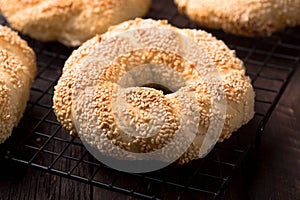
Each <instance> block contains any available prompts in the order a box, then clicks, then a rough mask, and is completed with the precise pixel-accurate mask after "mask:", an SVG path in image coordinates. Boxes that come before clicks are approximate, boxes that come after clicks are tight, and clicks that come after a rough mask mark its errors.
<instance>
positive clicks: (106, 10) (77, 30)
mask: <svg viewBox="0 0 300 200" xmlns="http://www.w3.org/2000/svg"><path fill="white" fill-rule="evenodd" d="M150 2H151V0H142V1H141V0H127V1H119V0H94V1H89V0H54V1H53V0H46V1H40V0H33V1H30V0H11V1H9V3H7V1H6V0H0V9H1V11H2V13H3V15H4V16H6V17H7V19H8V21H9V22H10V23H11V25H12V26H13V27H14V28H15V29H17V30H18V31H20V32H22V33H24V34H27V35H29V36H31V37H33V38H35V39H39V40H42V41H54V40H58V41H59V42H61V43H63V44H65V45H67V46H78V45H80V44H81V43H83V42H84V41H86V40H87V39H89V38H91V37H93V36H95V35H96V34H101V33H104V32H105V31H106V30H107V29H108V27H109V26H111V25H115V24H118V23H120V22H122V21H125V20H128V19H132V18H135V17H138V16H143V15H145V14H146V12H147V11H148V9H149V6H150Z"/></svg>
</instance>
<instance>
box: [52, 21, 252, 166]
mask: <svg viewBox="0 0 300 200" xmlns="http://www.w3.org/2000/svg"><path fill="white" fill-rule="evenodd" d="M156 30H157V31H158V32H156ZM161 30H162V31H161ZM130 31H133V32H134V34H136V35H133V37H132V38H136V40H135V41H131V40H130V39H128V38H130ZM160 31H161V32H160ZM166 31H170V32H171V34H170V35H166V34H164V33H165V32H166ZM128 32H129V33H128ZM122 33H124V36H125V39H124V38H121V39H120V40H119V39H115V38H114V36H116V35H118V34H122ZM179 33H180V34H183V35H184V36H185V37H187V38H189V39H191V41H193V42H194V43H195V44H196V45H199V47H201V48H202V49H203V50H204V51H205V53H207V55H208V56H209V58H210V60H211V61H212V62H213V64H214V65H215V66H216V71H217V73H218V74H219V76H220V77H221V80H222V83H221V85H218V84H214V79H213V77H210V78H211V79H208V80H206V79H205V77H204V74H205V73H209V71H210V70H212V69H211V68H210V67H207V68H204V71H203V72H201V71H197V69H196V67H195V65H193V64H191V63H190V62H189V61H188V60H187V59H186V58H185V57H182V56H180V55H178V54H176V53H174V52H176V51H181V50H180V49H181V48H182V49H189V48H186V47H187V46H186V45H189V44H188V43H186V42H185V40H182V38H181V36H180V37H179ZM172 34H173V35H172ZM173 36H174V37H173ZM127 37H128V38H127ZM142 43H143V44H145V45H146V46H144V48H137V49H135V48H133V46H134V45H139V44H142ZM132 45H133V46H132ZM151 45H154V46H155V45H156V47H155V48H154V47H152V46H151ZM161 48H167V50H166V51H162V50H161ZM124 52H127V53H124ZM195 52H196V50H195V49H193V50H190V49H189V51H188V52H187V53H188V54H190V55H192V56H195V57H196V58H198V57H200V58H202V57H201V56H202V55H198V54H197V55H194V54H195ZM203 62H206V60H205V59H204V61H203ZM138 66H141V67H138ZM78 69H80V71H78ZM151 83H155V84H159V85H163V86H165V87H167V88H168V89H169V90H171V91H172V92H173V93H171V94H167V95H165V94H163V93H162V92H161V91H159V90H156V89H153V88H147V87H143V86H145V85H148V84H151ZM212 85H213V86H216V87H218V88H217V89H216V91H214V92H218V91H217V90H218V89H220V90H222V89H223V90H224V91H223V92H224V94H225V95H224V98H225V99H226V101H227V107H226V110H225V114H224V115H225V116H224V120H225V122H224V123H225V124H224V128H223V126H222V127H221V131H222V133H221V135H220V137H219V136H218V138H217V140H219V141H223V140H224V139H225V138H228V137H230V135H231V133H232V132H233V131H235V130H237V129H238V128H239V127H241V126H242V125H243V124H245V123H247V122H248V121H249V120H250V119H251V118H252V117H253V114H254V91H253V88H252V86H251V83H250V79H249V77H247V76H246V75H245V69H244V67H243V62H242V61H241V60H239V59H238V58H236V56H235V52H234V51H231V50H229V49H228V47H227V46H226V45H225V44H224V43H223V42H222V41H219V40H217V39H216V38H214V37H213V36H212V35H210V34H208V33H206V32H204V31H201V30H198V31H197V30H190V29H182V30H181V29H178V28H175V27H173V26H171V25H168V24H167V22H166V21H154V20H150V19H147V20H142V19H136V20H132V21H127V22H124V23H122V24H120V25H117V26H114V27H111V28H110V29H109V31H108V32H107V33H105V34H103V35H101V36H96V37H94V38H92V39H91V40H88V41H87V42H85V43H84V44H83V45H82V46H81V47H79V49H78V50H75V51H74V52H73V53H72V55H71V56H70V58H69V59H68V60H67V61H66V63H65V66H64V69H63V74H62V77H61V78H60V79H59V81H58V84H57V85H56V86H55V92H54V98H53V103H54V111H55V113H56V116H57V119H58V121H60V122H61V123H62V125H63V127H65V128H66V129H67V130H68V131H70V133H71V134H73V135H77V134H78V130H77V129H78V127H83V128H86V129H89V130H88V131H90V134H85V133H79V134H80V136H81V139H82V137H83V139H84V140H86V141H88V142H91V143H92V144H93V145H95V148H98V149H101V148H106V147H105V145H109V144H113V145H116V146H118V147H120V148H122V149H124V150H126V151H130V152H138V153H142V152H151V151H152V150H153V149H159V148H161V147H163V146H164V145H166V144H167V143H168V141H170V140H171V139H172V138H173V137H176V134H178V131H179V129H180V127H181V126H189V125H188V124H189V123H191V124H193V123H194V121H197V120H196V118H192V119H191V120H185V122H184V123H182V122H183V121H184V119H183V117H184V116H185V115H189V111H186V113H185V111H184V110H185V109H184V108H185V107H186V106H187V107H190V108H191V110H194V111H193V112H194V114H196V115H194V116H197V117H198V118H199V119H198V121H197V124H196V126H195V127H197V129H196V136H195V138H194V139H193V141H192V144H191V146H190V147H189V148H188V149H187V151H186V152H185V153H184V154H183V155H182V156H181V157H180V159H179V161H178V162H179V163H185V162H188V161H190V160H193V159H196V158H199V157H201V156H203V155H204V154H205V153H207V152H202V153H200V146H201V145H203V135H204V134H205V133H206V132H207V129H208V128H209V126H210V125H211V124H212V123H213V119H212V118H211V116H212V115H214V113H212V112H213V111H212V109H211V108H212V105H211V104H212V99H213V98H214V97H213V91H210V90H209V88H210V87H212ZM141 86H142V87H141ZM74 88H77V89H74ZM89 88H92V90H91V91H92V92H91V93H90V94H91V95H83V94H84V92H86V91H87V90H89ZM118 90H119V91H121V92H120V93H118V94H119V95H116V93H115V92H114V91H118ZM189 92H192V93H193V94H195V101H194V103H193V102H192V101H191V100H192V97H189V96H188V94H189ZM181 94H183V95H181ZM88 96H90V98H88ZM181 97H182V99H183V100H182V101H181V100H179V99H180V98H181ZM74 98H75V99H76V101H74ZM118 98H124V99H125V101H126V102H127V103H126V104H123V103H120V102H122V101H118ZM115 99H117V100H115ZM115 102H117V103H115ZM153 106H154V108H153V109H152V107H153ZM196 107H198V110H197V108H196ZM151 109H152V110H151ZM91 112H92V114H91V115H88V113H91ZM149 112H152V113H155V114H154V116H158V117H157V120H156V118H155V119H149V117H148V116H149V115H148V114H149ZM117 116H118V117H117ZM215 116H216V117H218V114H216V115H215ZM85 118H86V119H85ZM193 119H194V120H193ZM85 120H87V121H85ZM151 120H152V122H151ZM160 120H162V121H164V123H162V124H160V122H158V121H160ZM91 121H93V122H95V123H91ZM198 122H199V123H198ZM151 123H152V124H151ZM145 124H146V126H144V125H145ZM147 124H148V125H147ZM150 124H151V126H150ZM90 127H93V128H90ZM156 128H157V129H156ZM124 131H125V132H127V133H128V132H129V133H130V132H134V133H137V135H130V136H128V135H126V134H124ZM83 132H84V131H83ZM157 132H158V134H153V133H157ZM99 133H101V134H99ZM140 136H145V137H146V139H145V138H140ZM133 138H134V139H133ZM181 142H182V143H184V142H183V141H181ZM179 145H180V144H179ZM209 145H211V144H208V146H209ZM209 148H210V147H205V148H204V149H206V150H207V151H208V149H209ZM108 149H110V148H108ZM110 150H111V153H110V152H106V153H107V155H110V156H114V152H115V151H114V148H113V147H111V149H110ZM110 150H109V151H110ZM173 153H174V152H173Z"/></svg>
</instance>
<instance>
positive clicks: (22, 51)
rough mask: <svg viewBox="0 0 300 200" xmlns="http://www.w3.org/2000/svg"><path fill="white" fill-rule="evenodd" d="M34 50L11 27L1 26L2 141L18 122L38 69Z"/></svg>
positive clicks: (0, 120)
mask: <svg viewBox="0 0 300 200" xmlns="http://www.w3.org/2000/svg"><path fill="white" fill-rule="evenodd" d="M35 60H36V58H35V54H34V52H33V50H32V49H31V48H30V47H29V46H28V45H27V43H26V42H25V41H24V40H22V39H21V38H20V37H19V36H18V34H17V33H16V32H14V31H12V30H11V29H10V28H8V27H5V26H0V143H3V142H4V141H5V140H6V139H7V138H8V137H9V136H10V135H11V133H12V130H13V128H14V127H15V126H17V125H18V122H19V121H20V119H21V117H22V115H23V112H24V110H25V107H26V104H27V100H28V98H29V92H30V87H31V84H32V82H33V80H34V76H35V71H36V61H35Z"/></svg>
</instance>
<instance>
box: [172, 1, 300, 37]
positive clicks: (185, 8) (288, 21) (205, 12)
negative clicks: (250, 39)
mask: <svg viewBox="0 0 300 200" xmlns="http://www.w3.org/2000/svg"><path fill="white" fill-rule="evenodd" d="M175 3H176V4H177V5H178V8H179V10H180V11H181V12H182V13H184V14H186V15H187V16H188V17H189V18H190V19H191V20H193V21H195V22H196V23H198V24H199V25H200V26H203V27H207V28H210V29H223V30H224V31H226V32H229V33H232V34H236V35H242V36H268V35H271V34H272V33H273V32H275V31H278V30H280V29H283V28H285V27H293V26H297V25H299V24H300V16H299V10H300V0H227V1H211V0H188V1H187V0H175Z"/></svg>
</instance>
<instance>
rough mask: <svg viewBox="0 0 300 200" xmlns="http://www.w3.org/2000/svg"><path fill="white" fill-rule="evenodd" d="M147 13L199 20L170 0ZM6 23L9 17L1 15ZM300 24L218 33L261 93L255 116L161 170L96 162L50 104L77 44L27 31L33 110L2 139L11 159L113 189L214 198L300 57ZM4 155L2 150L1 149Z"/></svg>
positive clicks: (182, 21)
mask: <svg viewBox="0 0 300 200" xmlns="http://www.w3.org/2000/svg"><path fill="white" fill-rule="evenodd" d="M148 17H151V18H154V19H168V20H169V21H170V23H172V24H174V25H176V26H178V27H192V28H193V27H197V26H196V25H195V24H193V23H191V22H190V21H189V20H188V19H187V18H186V17H185V16H182V15H180V14H179V13H178V12H177V10H176V7H175V5H174V4H173V3H172V1H171V0H165V1H159V0H154V1H153V4H152V7H151V10H150V13H149V14H148ZM1 23H2V24H5V21H4V19H3V18H1ZM299 33H300V29H299V27H298V28H294V29H287V30H285V31H282V32H279V33H276V34H274V35H273V36H272V37H269V38H255V39H249V38H241V37H235V36H232V35H228V34H224V33H223V32H219V31H214V32H213V34H214V35H215V36H217V37H218V38H219V39H222V40H224V41H225V43H226V44H227V45H228V46H229V47H230V48H232V49H235V50H236V51H237V55H238V56H239V57H240V58H241V59H242V60H243V61H244V62H245V65H246V68H247V73H248V74H249V76H250V77H251V78H252V83H253V86H254V88H255V92H256V106H255V110H256V115H255V117H254V119H253V120H252V121H251V122H250V123H249V124H247V125H246V126H244V127H242V128H241V129H240V130H239V131H238V132H236V133H234V135H233V136H232V137H231V138H230V139H229V140H227V141H225V142H223V143H219V144H218V145H216V147H215V148H214V149H213V150H212V152H211V153H210V154H209V155H208V156H207V157H206V158H204V159H199V160H196V161H193V162H190V163H188V164H185V165H183V166H178V165H176V164H173V165H171V166H169V167H167V168H165V169H162V170H159V171H157V172H152V173H146V174H127V173H122V172H118V171H115V170H112V169H110V168H107V167H106V166H104V165H102V164H101V163H99V162H98V161H96V160H95V159H94V158H93V157H92V156H91V155H90V154H89V153H88V152H87V151H86V149H85V148H84V146H83V145H82V143H81V142H80V140H79V139H78V138H73V137H71V136H69V135H68V133H66V131H64V130H63V129H62V128H61V125H60V124H59V123H58V122H57V121H56V117H55V115H54V113H53V111H52V96H53V87H54V85H56V83H57V80H58V79H59V77H60V75H61V69H62V66H63V64H64V62H65V60H66V59H67V58H68V56H69V55H70V53H71V51H72V49H68V48H66V47H64V46H62V45H60V44H58V43H41V42H39V41H35V40H32V39H29V38H27V37H25V39H26V40H27V41H28V42H29V44H30V46H32V47H33V48H34V50H35V52H36V53H37V63H38V67H39V68H38V73H37V76H36V81H35V83H34V85H33V87H32V89H31V97H30V101H29V103H28V106H27V110H26V112H25V114H24V117H23V119H22V121H21V123H20V125H19V127H18V128H16V129H15V130H14V133H13V135H12V137H11V138H10V139H9V140H8V141H7V142H6V143H5V144H3V145H1V146H0V149H2V152H4V153H3V155H4V156H5V158H6V159H7V160H10V161H15V162H17V163H24V164H25V165H28V166H33V167H36V168H38V169H41V170H45V171H47V172H49V173H53V174H57V175H60V176H64V177H67V178H70V179H74V180H77V181H80V182H84V183H87V184H90V185H94V186H96V187H102V188H104V189H106V190H108V191H112V192H113V191H114V192H117V193H123V194H125V195H128V196H133V197H137V198H143V199H166V198H168V199H186V198H189V199H195V198H198V199H216V198H218V197H220V195H221V194H222V192H223V190H224V188H225V185H226V184H228V182H229V180H230V179H231V178H232V177H233V175H234V174H235V172H236V170H237V169H238V168H239V167H240V166H241V162H242V161H243V159H244V158H245V156H246V155H247V153H248V150H249V147H250V146H254V144H256V145H259V141H260V137H261V134H262V133H263V130H264V127H265V124H266V123H267V121H268V119H269V117H270V115H271V113H272V111H273V110H274V108H275V106H276V104H277V102H278V100H279V98H280V97H281V95H282V93H283V91H284V89H285V87H286V85H287V84H288V82H289V80H290V78H291V77H292V75H293V73H294V71H295V68H296V67H297V65H299V59H300V53H299V52H300V51H299V50H300V37H299V35H300V34H299ZM1 155H2V154H1Z"/></svg>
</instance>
